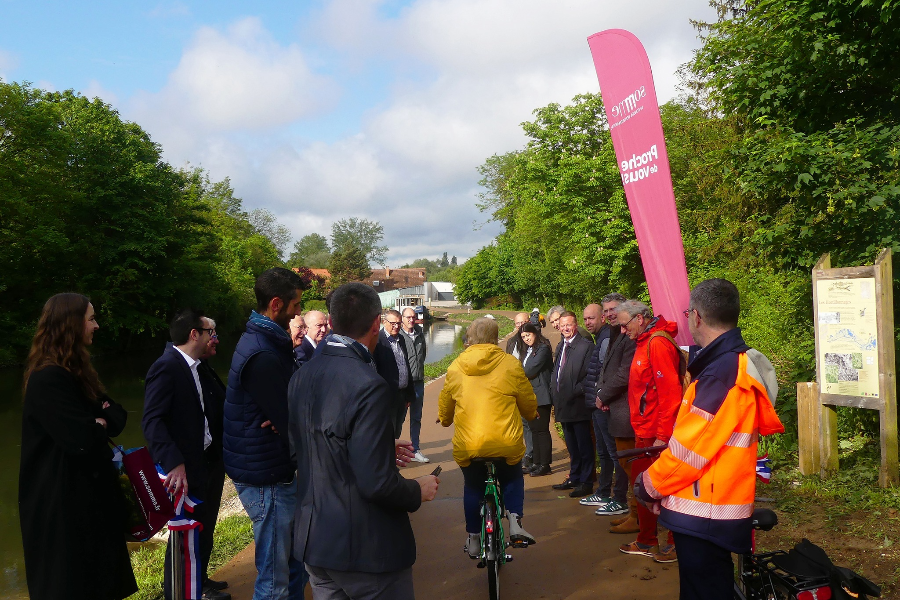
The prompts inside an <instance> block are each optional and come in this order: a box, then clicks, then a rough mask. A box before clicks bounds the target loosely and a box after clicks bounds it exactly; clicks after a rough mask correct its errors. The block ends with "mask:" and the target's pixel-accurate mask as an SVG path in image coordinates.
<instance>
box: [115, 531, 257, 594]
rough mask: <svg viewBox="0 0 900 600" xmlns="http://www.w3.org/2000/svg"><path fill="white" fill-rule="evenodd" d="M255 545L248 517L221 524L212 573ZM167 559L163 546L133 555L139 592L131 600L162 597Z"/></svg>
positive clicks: (143, 548) (144, 547)
mask: <svg viewBox="0 0 900 600" xmlns="http://www.w3.org/2000/svg"><path fill="white" fill-rule="evenodd" d="M252 541H253V528H252V526H251V523H250V518H249V517H247V515H232V516H230V517H226V518H225V519H222V520H221V521H219V522H218V523H217V524H216V533H215V542H214V543H213V553H212V556H211V557H210V561H209V563H210V565H209V572H210V573H213V572H215V570H216V569H218V568H219V567H220V566H222V565H224V564H225V563H227V562H228V561H229V560H231V559H232V558H233V557H234V555H235V554H237V553H238V552H240V551H241V550H243V549H244V548H246V547H247V544H249V543H250V542H252ZM165 559H166V545H165V544H162V543H153V544H150V543H147V544H142V545H141V547H140V548H139V549H137V550H135V551H133V552H132V553H131V567H132V568H133V569H134V577H135V579H137V584H138V591H137V593H136V594H134V595H132V596H130V597H129V600H157V599H158V598H162V597H163V589H162V584H163V566H164V564H165Z"/></svg>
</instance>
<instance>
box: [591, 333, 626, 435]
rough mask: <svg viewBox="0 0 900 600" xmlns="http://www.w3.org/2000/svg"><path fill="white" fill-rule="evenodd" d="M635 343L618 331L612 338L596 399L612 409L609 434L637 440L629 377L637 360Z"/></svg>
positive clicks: (610, 411) (599, 379) (602, 368)
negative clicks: (632, 365) (633, 421)
mask: <svg viewBox="0 0 900 600" xmlns="http://www.w3.org/2000/svg"><path fill="white" fill-rule="evenodd" d="M634 347H635V345H634V340H632V339H631V338H629V337H628V336H627V335H625V334H624V333H621V330H620V329H619V328H618V327H614V328H613V330H612V334H611V335H610V338H609V349H608V350H607V351H606V360H604V361H603V366H602V367H601V368H600V376H599V377H598V379H597V398H599V399H600V402H602V403H603V404H604V405H606V406H608V407H609V432H610V434H612V435H613V437H623V438H624V437H634V430H633V429H632V428H631V412H630V411H629V409H628V374H629V373H630V371H631V361H632V359H633V358H634Z"/></svg>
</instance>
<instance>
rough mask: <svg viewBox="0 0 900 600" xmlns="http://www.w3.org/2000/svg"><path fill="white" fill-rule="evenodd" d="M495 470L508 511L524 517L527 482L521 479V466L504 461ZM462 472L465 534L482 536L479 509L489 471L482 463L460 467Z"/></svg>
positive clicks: (495, 464) (495, 466)
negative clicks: (479, 534)
mask: <svg viewBox="0 0 900 600" xmlns="http://www.w3.org/2000/svg"><path fill="white" fill-rule="evenodd" d="M494 468H495V473H496V475H497V483H499V484H500V489H501V491H502V494H503V504H504V505H505V507H506V510H508V511H509V512H511V513H515V514H517V515H519V516H520V517H521V516H522V512H523V511H524V510H525V478H524V477H523V476H522V463H521V462H518V463H516V464H514V465H508V464H506V461H505V460H500V461H498V462H496V463H494ZM460 471H462V474H463V512H465V514H466V532H467V533H481V511H480V509H481V499H482V498H484V488H485V487H486V486H485V485H484V482H485V480H486V479H487V467H486V466H485V465H484V463H481V462H471V463H469V466H467V467H460ZM501 516H502V515H501Z"/></svg>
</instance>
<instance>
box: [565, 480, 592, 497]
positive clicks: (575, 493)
mask: <svg viewBox="0 0 900 600" xmlns="http://www.w3.org/2000/svg"><path fill="white" fill-rule="evenodd" d="M593 491H594V485H593V484H592V483H579V484H578V485H576V486H575V487H574V489H573V490H572V491H571V492H570V493H569V498H581V497H582V496H590V495H591V492H593Z"/></svg>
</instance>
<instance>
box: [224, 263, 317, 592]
mask: <svg viewBox="0 0 900 600" xmlns="http://www.w3.org/2000/svg"><path fill="white" fill-rule="evenodd" d="M308 286H309V282H307V281H304V280H303V279H302V278H301V277H300V276H299V275H297V274H296V273H294V272H293V271H290V270H288V269H283V268H280V267H277V268H274V269H269V270H268V271H266V272H264V273H263V274H262V275H260V276H259V277H258V278H257V279H256V284H255V285H254V288H253V291H254V292H255V293H256V303H257V309H256V310H255V311H252V312H251V313H250V320H249V321H248V322H247V330H246V332H244V334H243V335H242V336H241V339H240V340H239V341H238V343H237V347H236V348H235V350H234V357H233V358H232V359H231V371H230V372H229V373H228V389H227V390H226V393H225V423H224V425H225V427H224V439H223V450H224V452H223V454H224V459H225V471H226V473H228V476H229V477H231V479H232V480H233V481H234V486H235V488H236V489H237V492H238V497H239V498H240V499H241V503H242V504H243V505H244V509H245V510H246V511H247V514H248V515H249V516H250V520H251V521H252V522H253V537H254V539H255V541H256V570H257V577H256V584H255V586H254V591H253V600H270V599H272V600H276V599H282V598H302V597H303V588H304V586H305V585H306V580H307V575H306V571H305V569H304V568H303V564H302V563H300V562H299V561H296V560H294V559H293V558H292V557H291V536H292V532H293V524H294V523H293V521H294V508H295V506H296V502H297V485H296V482H295V481H294V476H295V472H296V464H295V462H294V461H293V460H292V457H291V452H290V444H289V442H288V437H287V432H288V405H287V387H288V382H289V381H290V379H291V376H292V375H293V374H294V370H295V368H296V367H295V363H294V355H293V343H292V340H291V336H290V334H289V333H288V332H287V328H288V326H289V324H290V321H291V319H293V318H294V317H295V316H296V315H298V314H300V308H301V305H300V297H301V295H302V293H303V290H304V289H306V288H307V287H308Z"/></svg>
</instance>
